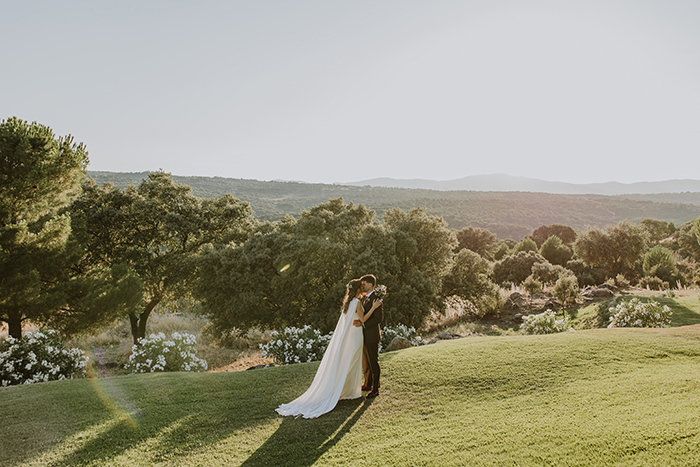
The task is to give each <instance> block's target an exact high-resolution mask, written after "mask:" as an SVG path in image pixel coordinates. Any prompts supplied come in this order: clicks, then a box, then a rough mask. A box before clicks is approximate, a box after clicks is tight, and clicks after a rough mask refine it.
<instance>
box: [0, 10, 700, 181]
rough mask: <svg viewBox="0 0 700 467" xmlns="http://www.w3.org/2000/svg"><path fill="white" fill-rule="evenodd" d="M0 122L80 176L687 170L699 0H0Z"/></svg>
mask: <svg viewBox="0 0 700 467" xmlns="http://www.w3.org/2000/svg"><path fill="white" fill-rule="evenodd" d="M3 3H4V4H3V6H2V8H1V9H0V31H2V38H3V45H2V48H0V67H1V70H0V110H1V111H2V112H1V114H0V118H7V117H10V116H17V117H19V118H22V119H24V120H29V121H37V122H39V123H42V124H45V125H48V126H50V127H51V128H52V129H53V130H54V131H55V132H56V133H57V134H58V135H65V134H69V133H70V134H72V135H73V136H74V137H75V139H76V140H77V141H82V142H84V143H85V144H86V145H87V148H88V151H89V153H90V161H91V162H90V166H89V169H90V170H109V171H121V172H141V171H147V170H157V169H159V168H162V169H164V170H166V171H168V172H172V173H173V174H175V175H208V176H223V177H234V178H251V179H258V180H273V179H283V180H303V181H308V182H323V183H332V182H349V181H356V180H365V179H369V178H375V177H392V178H403V179H410V178H426V179H434V180H451V179H456V178H461V177H465V176H468V175H480V174H491V173H507V174H510V175H521V176H526V177H534V178H540V179H544V180H552V181H566V182H576V183H588V182H605V181H619V182H626V183H630V182H637V181H656V180H666V179H683V178H695V179H698V178H700V163H698V162H697V161H698V158H699V155H700V1H697V0H600V1H598V0H581V1H567V0H552V1H544V0H543V1H527V0H512V1H508V0H483V1H481V0H474V1H470V0H460V1H458V0H421V1H414V0H396V1H387V0H371V1H358V0H352V1H336V0H333V1H329V0H247V1H203V0H198V1H196V2H195V1H187V2H184V1H174V0H167V1H164V0H163V1H161V0H158V1H147V0H138V1H124V0H120V1H111V2H107V1H95V0H85V1H72V0H62V1H55V0H46V1H25V2H19V1H6V2H3Z"/></svg>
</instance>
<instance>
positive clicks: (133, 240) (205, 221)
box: [73, 172, 253, 343]
mask: <svg viewBox="0 0 700 467" xmlns="http://www.w3.org/2000/svg"><path fill="white" fill-rule="evenodd" d="M73 212H74V213H76V214H80V215H82V216H84V218H85V223H86V226H87V240H86V244H87V249H86V251H87V253H86V257H85V259H84V264H85V267H86V268H90V267H94V266H96V265H106V266H110V267H111V266H113V265H117V264H124V265H126V266H127V267H128V268H129V269H130V270H131V271H132V272H133V273H134V274H135V275H136V276H137V277H138V278H139V280H140V283H141V287H142V289H141V300H140V305H139V307H138V308H135V309H131V310H126V313H127V314H128V317H129V320H130V323H131V332H132V336H133V338H134V342H135V343H137V342H138V339H139V338H141V337H144V336H145V333H146V323H147V320H148V317H149V315H150V313H151V312H152V311H153V309H154V308H155V306H156V305H158V304H159V303H161V302H163V301H164V300H165V301H167V300H176V299H178V298H181V297H183V296H187V295H188V294H189V293H190V290H191V285H192V279H193V278H194V277H195V274H194V273H195V259H196V257H197V255H198V254H199V253H200V251H201V249H202V247H203V246H204V245H206V244H210V243H223V244H225V243H230V242H242V241H244V240H245V239H246V238H247V236H248V234H249V231H250V229H251V226H252V223H253V219H252V211H251V209H250V207H249V206H248V204H247V203H244V202H241V201H240V200H237V199H235V198H233V197H232V196H231V195H224V196H222V197H220V198H214V199H201V198H197V197H195V196H193V195H192V194H191V189H190V188H189V187H188V186H186V185H179V184H175V183H173V180H172V177H171V176H170V174H167V173H164V172H154V173H151V174H149V176H148V179H147V180H144V181H143V182H141V183H140V184H139V186H138V187H134V186H130V187H128V188H126V189H124V190H121V189H120V188H117V187H114V186H112V185H109V184H106V185H103V186H102V187H99V186H98V185H97V184H96V183H94V182H93V181H91V180H88V181H87V182H86V183H85V184H84V185H83V192H82V194H81V196H80V197H79V198H78V199H77V200H76V201H75V203H73Z"/></svg>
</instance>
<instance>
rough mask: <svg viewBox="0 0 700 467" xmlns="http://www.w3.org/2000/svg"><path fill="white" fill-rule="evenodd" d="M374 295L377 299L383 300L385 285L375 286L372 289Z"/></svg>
mask: <svg viewBox="0 0 700 467" xmlns="http://www.w3.org/2000/svg"><path fill="white" fill-rule="evenodd" d="M374 295H376V296H377V298H378V299H380V300H384V297H386V285H378V286H376V287H375V288H374Z"/></svg>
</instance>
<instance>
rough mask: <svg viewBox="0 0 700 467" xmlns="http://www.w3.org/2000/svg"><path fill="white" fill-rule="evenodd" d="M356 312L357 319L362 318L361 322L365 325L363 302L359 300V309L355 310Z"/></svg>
mask: <svg viewBox="0 0 700 467" xmlns="http://www.w3.org/2000/svg"><path fill="white" fill-rule="evenodd" d="M355 312H356V313H357V317H358V318H360V321H361V322H363V323H364V322H365V320H364V317H365V309H364V308H362V302H361V301H359V300H358V301H357V308H356V309H355Z"/></svg>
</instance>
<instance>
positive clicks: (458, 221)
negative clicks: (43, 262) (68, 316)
mask: <svg viewBox="0 0 700 467" xmlns="http://www.w3.org/2000/svg"><path fill="white" fill-rule="evenodd" d="M89 175H90V176H91V177H92V178H93V179H94V180H95V181H96V182H97V183H99V184H103V183H105V182H111V183H114V184H115V185H117V186H120V187H126V186H127V185H128V184H129V183H132V184H138V183H139V182H140V181H141V180H142V179H143V178H144V177H146V176H147V173H146V172H143V173H115V172H90V173H89ZM173 179H174V180H175V181H176V182H177V183H183V184H187V185H189V186H191V187H192V190H193V192H194V194H195V195H197V196H200V197H217V196H221V195H223V194H224V193H231V194H232V195H233V196H235V197H237V198H239V199H242V200H244V201H247V202H249V203H250V205H251V206H252V208H253V210H254V211H255V214H256V216H257V217H258V218H259V219H261V220H277V219H280V218H282V217H283V216H284V215H286V214H291V215H298V214H299V213H300V212H301V211H303V210H305V209H309V208H310V207H312V206H316V205H318V204H321V203H324V202H326V201H328V199H329V198H339V197H343V199H344V200H345V201H346V202H353V203H355V204H364V205H366V206H367V207H369V208H370V209H373V210H374V211H376V212H377V215H378V216H381V215H382V213H384V211H386V210H387V209H390V208H392V207H398V208H401V209H403V210H409V209H413V208H416V207H423V208H425V209H426V211H427V212H428V214H431V215H436V216H441V217H443V218H444V219H445V221H447V223H448V224H449V226H450V227H452V228H454V229H462V228H464V227H466V226H474V227H481V228H487V229H489V230H491V231H492V232H494V233H495V234H497V235H498V236H499V237H501V238H505V237H512V238H516V239H519V238H522V237H523V236H525V235H527V234H529V233H531V232H532V231H533V230H534V229H535V228H537V227H539V226H540V225H548V224H555V223H558V224H564V225H569V226H571V227H573V228H575V229H585V228H587V227H592V226H595V227H604V226H606V225H610V224H616V223H618V222H619V221H621V220H625V219H626V220H629V221H631V222H639V221H641V220H643V219H656V220H663V221H666V222H674V223H675V224H676V225H680V224H682V223H684V222H687V221H689V220H692V219H694V218H696V217H698V216H700V205H699V204H692V203H688V202H659V201H656V200H655V199H653V198H652V199H638V198H628V197H622V196H602V195H557V194H547V193H530V192H482V191H436V190H421V189H406V188H379V187H369V186H366V187H355V186H345V185H325V184H307V183H296V182H263V181H257V180H243V179H233V178H221V177H181V176H174V177H173ZM650 196H651V195H650Z"/></svg>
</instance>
